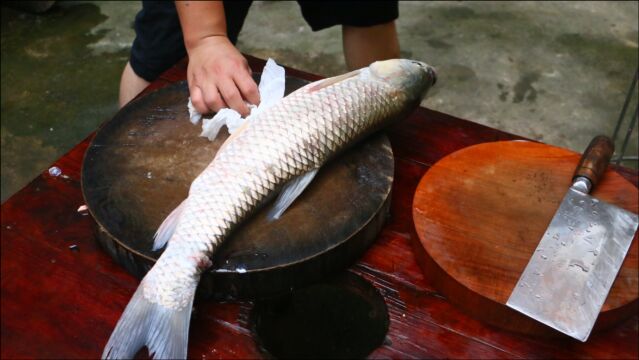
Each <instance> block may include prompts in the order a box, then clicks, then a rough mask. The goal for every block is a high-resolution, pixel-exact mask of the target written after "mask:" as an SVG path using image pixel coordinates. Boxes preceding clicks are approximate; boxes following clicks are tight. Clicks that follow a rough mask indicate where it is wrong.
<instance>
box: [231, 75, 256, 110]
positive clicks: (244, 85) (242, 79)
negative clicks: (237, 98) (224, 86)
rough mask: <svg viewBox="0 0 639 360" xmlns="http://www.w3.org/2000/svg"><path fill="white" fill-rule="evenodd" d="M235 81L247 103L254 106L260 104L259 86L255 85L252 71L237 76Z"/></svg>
mask: <svg viewBox="0 0 639 360" xmlns="http://www.w3.org/2000/svg"><path fill="white" fill-rule="evenodd" d="M233 80H234V81H235V84H236V85H237V88H238V89H240V92H241V93H242V96H243V97H244V99H246V101H248V102H249V103H250V104H253V105H258V104H259V103H260V93H259V91H258V88H257V84H255V81H254V80H253V77H252V76H251V72H250V70H249V71H248V72H247V73H242V74H239V75H236V76H235V77H234V79H233Z"/></svg>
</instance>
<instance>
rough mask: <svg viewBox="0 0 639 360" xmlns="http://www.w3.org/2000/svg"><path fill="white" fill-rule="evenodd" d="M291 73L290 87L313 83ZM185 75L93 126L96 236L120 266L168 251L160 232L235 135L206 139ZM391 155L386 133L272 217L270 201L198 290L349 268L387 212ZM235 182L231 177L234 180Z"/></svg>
mask: <svg viewBox="0 0 639 360" xmlns="http://www.w3.org/2000/svg"><path fill="white" fill-rule="evenodd" d="M307 83H308V82H307V81H304V80H301V79H299V78H295V77H287V80H286V87H287V88H286V93H287V94H288V93H290V92H291V91H293V90H295V89H297V88H299V87H301V86H303V85H305V84H307ZM188 95H189V92H188V88H187V84H186V82H181V83H176V84H173V85H170V86H168V87H165V88H162V89H159V90H157V91H155V92H152V93H149V94H148V95H145V96H143V97H141V98H139V99H138V100H135V101H134V102H132V103H130V104H128V105H127V106H126V107H124V108H123V109H121V110H120V111H119V112H118V114H116V116H115V117H114V118H113V119H111V120H109V121H107V122H106V123H105V124H104V125H103V126H102V127H101V128H100V129H99V130H98V132H97V133H96V136H95V138H94V139H93V140H92V142H91V144H90V146H89V148H88V149H87V152H86V154H85V158H84V162H83V164H82V192H83V195H84V198H85V201H86V204H87V206H88V208H89V211H90V213H91V215H92V216H93V218H94V219H95V220H96V222H97V223H98V225H99V227H98V230H99V231H98V239H99V241H100V242H101V244H102V245H103V247H104V248H105V249H106V250H107V251H108V252H109V253H110V254H111V256H112V257H114V258H115V259H116V260H117V261H118V262H119V263H120V264H121V265H123V266H124V267H126V268H127V270H129V271H130V272H131V273H133V274H135V275H136V276H138V277H142V276H144V274H146V272H147V271H148V270H149V269H150V267H151V266H153V264H154V263H155V260H156V259H157V258H158V257H159V256H160V254H161V251H153V250H152V245H153V234H154V233H155V231H156V230H157V228H158V226H159V225H160V224H161V223H162V221H163V220H164V218H165V217H166V216H167V215H168V214H169V213H170V212H171V211H172V210H173V209H174V208H175V207H176V206H177V205H178V204H180V203H181V202H182V200H183V199H184V198H185V197H186V196H187V194H188V190H189V187H190V185H191V182H192V181H193V179H195V177H196V176H197V175H198V174H199V173H200V172H201V171H202V170H203V169H204V168H205V167H206V166H207V165H208V164H209V163H210V162H211V160H212V159H213V158H214V156H215V154H216V152H217V150H218V149H219V147H220V146H221V145H222V144H223V142H224V141H225V140H226V138H227V137H228V133H227V132H226V128H224V129H223V130H222V131H221V133H220V135H219V136H218V137H217V138H216V139H215V141H213V142H211V141H208V140H207V139H206V138H203V137H200V136H199V134H200V132H201V131H202V130H201V126H200V125H193V124H191V123H190V122H189V120H188V112H187V108H186V104H187V100H188ZM393 171H394V163H393V153H392V150H391V147H390V142H389V140H388V138H387V137H386V136H385V135H384V134H378V135H375V136H373V137H371V138H369V139H367V140H366V141H364V142H363V143H361V144H358V145H356V146H354V147H353V148H351V149H349V150H348V151H346V152H344V153H343V154H340V156H338V157H337V158H335V159H334V160H333V161H331V162H329V163H327V164H326V165H325V166H324V167H322V169H321V170H320V171H319V173H318V174H317V176H316V177H315V179H314V180H313V182H312V183H311V184H310V185H309V187H308V188H307V189H306V190H305V191H304V193H303V194H302V195H301V196H300V197H299V198H298V199H297V200H296V201H295V203H293V205H292V206H291V207H290V208H289V209H288V210H287V211H286V212H285V213H284V214H283V215H282V217H281V218H280V219H279V220H277V221H273V222H269V221H268V220H267V218H266V213H267V212H268V211H269V210H270V207H271V205H270V204H267V205H266V206H265V207H264V208H263V209H261V210H260V211H257V212H256V213H255V214H254V215H253V216H252V217H251V218H250V219H248V220H247V221H245V222H244V223H243V224H242V225H241V226H239V227H238V229H237V230H236V231H235V232H234V233H233V234H232V235H231V236H230V237H229V239H227V240H226V241H225V242H224V243H223V244H222V245H221V246H220V248H219V249H218V250H217V251H216V253H215V254H214V255H213V258H212V262H213V266H212V267H211V269H210V270H209V271H207V272H206V273H205V274H204V275H203V277H202V279H201V281H200V287H199V294H203V295H207V296H208V295H212V296H214V297H216V298H218V299H238V298H260V297H268V296H274V295H277V294H279V293H282V292H286V291H289V290H290V289H292V288H295V287H299V286H303V285H307V284H310V283H313V282H317V281H319V280H322V279H323V278H325V277H326V276H327V275H331V274H333V273H335V272H338V271H340V270H343V269H345V268H346V267H348V266H349V265H350V264H351V263H352V262H353V261H355V260H356V259H357V258H358V257H359V256H360V255H361V254H362V253H363V252H364V251H365V250H366V249H367V248H368V246H370V245H371V244H372V242H373V241H374V240H375V239H376V238H377V234H378V232H379V231H380V230H381V227H382V225H383V224H384V221H385V219H386V216H387V214H388V209H389V204H390V202H389V199H390V191H391V185H392V182H393ZM229 181H231V179H229Z"/></svg>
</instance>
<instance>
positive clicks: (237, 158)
mask: <svg viewBox="0 0 639 360" xmlns="http://www.w3.org/2000/svg"><path fill="white" fill-rule="evenodd" d="M434 82H435V74H434V71H433V70H432V68H430V67H429V66H428V65H426V64H424V63H420V62H416V61H412V60H404V59H395V60H387V61H382V62H376V63H373V64H372V65H371V66H369V67H367V68H363V69H360V70H357V71H354V72H351V73H348V74H344V75H341V76H338V77H335V78H329V79H325V80H320V81H318V82H315V83H312V84H309V85H307V86H305V87H303V88H301V89H299V90H297V91H295V92H294V93H292V94H290V95H289V96H287V97H285V98H283V99H282V100H281V101H280V102H279V103H277V104H275V105H273V106H272V107H270V108H268V109H267V110H266V111H264V112H261V113H259V114H258V115H256V116H255V117H253V118H251V119H250V121H249V122H248V123H247V124H246V126H244V127H243V128H242V129H240V130H238V132H237V133H235V134H234V135H233V136H232V137H231V138H229V140H227V142H226V143H225V144H224V145H223V146H222V148H221V149H220V150H219V151H218V153H217V154H216V156H215V159H213V161H212V162H211V163H210V164H209V165H208V166H207V167H206V169H205V170H204V171H203V172H202V173H201V174H200V175H199V176H198V177H197V178H196V179H195V180H194V181H193V183H192V184H191V188H190V190H189V195H188V198H187V199H186V200H185V201H184V203H183V204H182V205H181V206H180V208H181V209H180V211H179V213H176V214H175V217H176V225H175V227H174V229H172V230H171V233H172V236H171V237H170V240H169V241H168V245H167V248H166V249H165V251H164V252H163V254H162V256H161V257H160V258H159V259H158V261H157V263H156V264H155V266H154V267H153V268H152V269H151V270H150V271H149V273H148V274H147V275H146V276H145V278H144V279H143V280H142V282H141V284H140V287H139V288H138V290H137V291H136V293H135V294H134V296H133V298H132V300H131V302H130V303H129V305H128V306H127V308H126V309H125V312H124V314H123V315H122V317H121V318H120V321H119V322H118V325H117V326H116V329H115V330H114V332H113V334H112V335H111V338H110V340H109V342H108V344H107V346H106V348H105V350H104V353H103V357H105V358H121V357H127V358H130V357H132V356H134V355H135V353H136V352H137V351H138V350H139V348H141V347H142V346H144V345H147V346H148V347H149V351H150V353H151V354H154V357H156V358H185V357H186V351H187V341H188V327H189V320H190V313H191V308H192V303H193V296H194V293H195V289H196V287H197V284H198V282H199V279H200V275H201V273H202V272H203V271H204V270H206V269H207V268H208V267H209V266H210V265H211V263H210V260H209V259H210V257H211V255H212V254H213V253H214V252H215V249H216V248H217V247H218V246H219V245H220V243H221V242H222V241H224V239H225V238H227V237H228V235H229V234H230V233H231V232H232V231H233V229H234V228H235V227H236V226H238V225H239V224H241V223H242V221H243V220H244V219H246V218H247V217H248V216H249V215H250V214H251V213H252V212H254V210H255V209H257V208H258V207H260V206H262V205H263V204H264V203H265V202H266V201H268V200H269V199H270V198H271V197H272V196H273V195H274V194H275V193H277V192H279V191H280V190H281V189H282V187H283V186H285V184H287V183H290V182H292V181H295V180H296V179H298V178H300V177H303V176H305V174H309V173H314V172H315V171H317V169H319V168H320V167H321V166H322V165H323V164H324V163H326V161H328V160H329V159H331V158H332V157H334V156H335V155H336V154H338V153H340V152H342V151H343V150H345V149H346V148H347V147H349V146H351V145H353V144H355V143H357V142H358V141H359V140H361V139H363V138H364V137H366V136H367V135H369V134H371V133H373V132H375V131H377V130H379V129H381V128H383V127H385V126H387V125H389V123H391V122H392V121H393V120H396V119H398V118H401V117H402V116H404V115H406V114H407V113H408V112H410V111H411V110H413V109H414V108H415V107H416V106H418V105H419V103H420V101H421V100H422V98H423V97H424V96H425V94H426V92H427V90H428V89H429V88H430V87H431V86H432V85H433V84H434ZM310 178H312V176H311V177H310Z"/></svg>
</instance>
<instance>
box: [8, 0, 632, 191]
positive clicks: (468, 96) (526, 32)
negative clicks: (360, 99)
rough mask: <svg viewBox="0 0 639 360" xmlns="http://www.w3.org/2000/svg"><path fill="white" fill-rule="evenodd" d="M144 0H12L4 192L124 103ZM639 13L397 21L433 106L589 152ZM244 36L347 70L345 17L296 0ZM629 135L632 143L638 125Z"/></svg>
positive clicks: (255, 9) (515, 5) (614, 8)
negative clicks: (30, 6)
mask: <svg viewBox="0 0 639 360" xmlns="http://www.w3.org/2000/svg"><path fill="white" fill-rule="evenodd" d="M139 8H140V3H138V2H131V3H109V2H85V3H75V2H74V3H71V2H59V3H58V4H57V5H55V7H54V8H53V9H52V10H50V11H49V12H47V13H45V14H43V15H32V14H26V13H21V12H18V11H15V10H13V9H8V8H4V7H3V8H2V38H1V39H2V42H1V49H2V54H1V55H2V84H1V85H2V88H1V90H2V122H1V124H2V125H1V130H2V132H1V134H2V201H4V200H5V199H6V198H7V197H9V196H10V195H11V194H13V193H14V192H15V191H17V190H18V189H19V188H21V187H22V186H24V185H25V184H26V183H27V182H28V181H30V180H31V179H32V178H33V177H35V176H36V175H37V174H38V173H39V172H41V171H43V170H45V169H46V168H47V167H48V165H49V164H50V163H51V162H53V161H54V160H55V159H57V158H58V157H59V156H61V155H62V154H63V153H64V152H66V151H67V150H69V149H70V148H71V147H73V145H75V144H76V143H77V142H79V141H80V140H82V139H83V138H84V137H85V136H86V135H88V134H89V133H90V132H91V131H93V130H94V129H96V128H97V126H98V125H99V124H100V123H102V122H103V121H105V120H107V119H109V118H111V117H112V116H113V115H114V113H115V112H116V111H117V91H118V82H119V75H120V72H121V69H122V67H123V65H124V63H125V62H126V60H127V56H128V50H129V48H130V44H131V42H132V40H133V37H134V32H133V30H132V28H131V24H132V22H133V19H134V16H135V14H136V12H137V10H138V9H139ZM637 12H638V3H637V2H543V3H541V2H459V1H455V2H406V3H401V4H400V18H399V20H398V22H397V25H398V31H399V37H400V43H401V47H402V53H403V56H404V57H410V58H414V59H417V60H422V61H425V62H428V63H429V64H431V65H433V66H435V67H436V68H437V69H438V74H439V81H438V83H437V86H436V87H435V88H434V89H433V91H432V92H431V93H430V96H429V97H428V99H427V100H425V101H424V103H423V105H424V106H427V107H429V108H432V109H435V110H439V111H442V112H446V113H449V114H452V115H455V116H459V117H462V118H465V119H469V120H472V121H476V122H478V123H482V124H485V125H488V126H491V127H494V128H498V129H501V130H505V131H508V132H511V133H515V134H519V135H523V136H526V137H529V138H532V139H536V140H541V141H543V142H546V143H549V144H553V145H558V146H561V147H565V148H569V149H573V150H576V151H582V150H583V148H584V147H585V146H586V145H587V143H588V141H589V140H590V139H591V138H592V136H594V135H595V134H598V133H606V134H609V135H610V134H612V132H613V128H614V125H615V123H616V120H617V118H618V116H619V113H620V110H621V107H622V105H623V101H624V99H625V95H626V92H627V90H628V87H629V85H630V81H631V79H632V76H633V73H634V72H635V71H636V69H637V43H638V32H637V28H638V18H637ZM238 47H239V48H240V50H242V51H243V52H245V53H248V54H251V55H255V56H258V57H263V58H266V57H272V58H274V59H275V60H276V61H278V62H280V63H282V64H285V65H288V66H292V67H295V68H299V69H302V70H306V71H309V72H314V73H318V74H322V75H334V74H338V73H341V72H344V71H345V66H344V60H343V56H342V45H341V31H340V29H339V27H334V28H331V29H327V30H324V31H320V32H317V33H313V32H312V31H311V30H310V28H309V27H308V25H306V23H305V22H304V20H303V18H302V16H301V14H300V11H299V8H298V6H297V5H296V4H295V3H292V2H281V3H279V2H278V3H276V2H264V3H262V2H257V3H255V4H254V5H253V6H252V8H251V10H250V12H249V16H248V18H247V20H246V22H245V27H244V29H243V31H242V33H241V35H240V38H239V42H238ZM636 103H637V95H636V93H635V95H634V96H633V98H632V109H633V110H634V106H635V104H636ZM626 118H627V121H629V120H630V118H631V114H627V115H626ZM624 129H625V126H624ZM630 143H631V149H630V151H629V152H628V153H630V154H631V155H636V154H637V131H636V130H635V132H634V135H633V138H632V140H631V142H630ZM618 146H620V141H618ZM625 164H626V165H627V166H633V167H636V166H637V163H636V161H635V162H626V163H625Z"/></svg>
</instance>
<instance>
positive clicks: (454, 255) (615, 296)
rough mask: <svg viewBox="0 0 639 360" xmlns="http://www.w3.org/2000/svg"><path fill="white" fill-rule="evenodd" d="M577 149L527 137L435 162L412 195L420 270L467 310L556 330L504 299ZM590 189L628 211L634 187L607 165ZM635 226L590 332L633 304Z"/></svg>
mask: <svg viewBox="0 0 639 360" xmlns="http://www.w3.org/2000/svg"><path fill="white" fill-rule="evenodd" d="M579 158H580V154H577V153H574V152H571V151H568V150H565V149H561V148H558V147H553V146H549V145H544V144H539V143H533V142H527V141H504V142H493V143H486V144H480V145H475V146H471V147H467V148H465V149H462V150H460V151H457V152H455V153H453V154H450V155H448V156H447V157H445V158H443V159H441V160H440V161H438V162H437V163H436V164H435V165H433V166H432V167H431V168H430V169H429V170H428V172H426V174H425V175H424V177H423V178H422V179H421V181H420V183H419V185H418V186H417V191H416V193H415V198H414V200H413V217H414V223H415V230H416V231H417V235H418V238H419V243H414V244H413V245H414V248H415V252H416V255H417V259H418V262H419V263H420V265H421V267H422V269H423V270H424V273H425V275H426V276H427V277H428V278H429V279H431V280H432V281H433V282H434V285H435V286H436V287H437V288H438V289H439V290H440V291H441V292H442V293H443V294H444V295H446V297H447V298H448V299H449V300H450V301H451V302H453V303H454V304H456V305H458V306H459V307H460V308H462V309H463V310H465V311H466V312H467V313H469V314H470V315H472V316H474V317H476V318H478V319H480V320H483V321H485V322H487V323H490V324H492V325H496V326H498V327H501V328H504V329H508V330H512V331H516V332H522V333H526V334H533V335H541V336H557V335H559V334H560V333H559V332H557V331H555V330H553V329H552V328H550V327H547V326H546V325H543V324H541V323H540V322H537V321H535V320H533V319H531V318H529V317H527V316H525V315H522V314H520V313H519V312H517V311H515V310H513V309H511V308H509V307H507V306H506V302H507V301H508V298H509V296H510V294H511V293H512V291H513V288H514V287H515V285H516V283H517V281H518V279H519V277H520V275H521V274H522V272H523V270H524V268H525V267H526V265H527V264H528V261H529V260H530V257H531V256H532V255H533V253H534V251H535V249H536V248H537V245H538V244H539V241H540V240H541V238H542V236H543V234H544V232H545V231H546V228H547V226H548V224H549V223H550V220H551V219H552V217H553V216H554V214H555V211H556V210H557V208H558V207H559V204H560V203H561V200H562V199H563V196H564V195H565V193H566V191H567V190H568V188H569V187H570V185H571V179H572V174H573V172H574V171H575V167H576V166H577V163H578V161H579ZM591 195H593V196H595V197H596V198H599V199H601V200H603V201H606V202H608V203H611V204H615V205H617V206H620V207H622V208H625V209H627V210H629V211H632V212H634V213H637V211H638V197H637V188H636V187H635V186H634V185H632V184H631V183H630V182H628V181H627V180H625V179H624V178H622V177H621V176H620V175H619V174H617V173H616V172H615V171H613V170H611V169H610V168H609V169H608V170H607V172H606V173H605V175H604V178H603V180H602V181H601V183H600V184H599V185H597V187H596V188H595V189H594V191H593V192H592V193H591ZM637 271H638V251H637V234H636V233H635V238H634V240H633V243H632V245H631V247H630V250H629V252H628V255H627V256H626V259H625V261H624V262H623V265H622V268H621V270H620V272H619V275H618V277H617V279H616V280H615V282H614V284H613V286H612V289H611V291H610V293H609V296H608V298H607V299H606V302H605V304H604V305H603V308H602V310H601V313H600V315H599V318H598V320H597V323H596V325H595V330H597V329H602V328H606V327H610V326H611V325H614V324H616V323H618V322H619V321H621V320H623V319H626V318H627V317H629V316H632V315H633V314H635V313H636V311H637V304H638V300H637V299H638V285H639V282H638V279H637V277H638V275H637Z"/></svg>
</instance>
